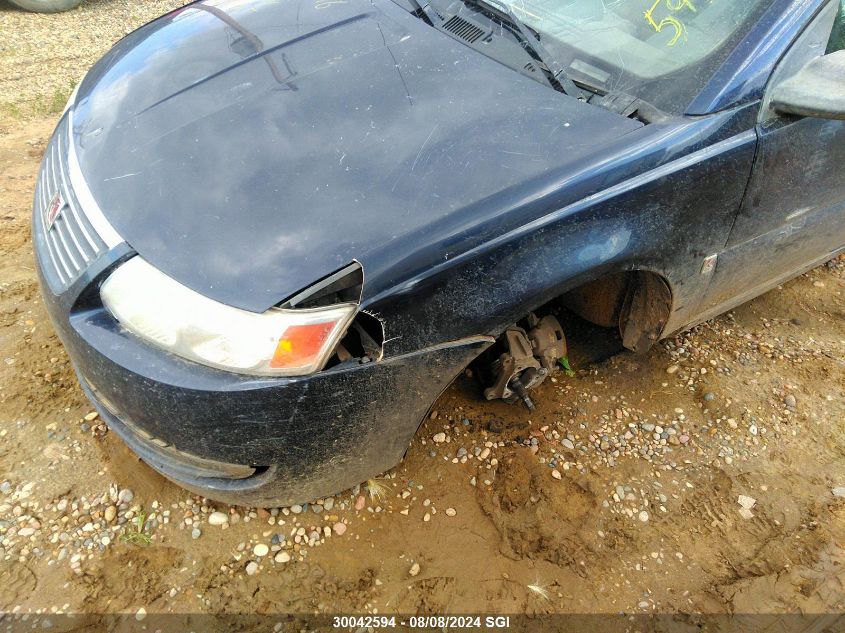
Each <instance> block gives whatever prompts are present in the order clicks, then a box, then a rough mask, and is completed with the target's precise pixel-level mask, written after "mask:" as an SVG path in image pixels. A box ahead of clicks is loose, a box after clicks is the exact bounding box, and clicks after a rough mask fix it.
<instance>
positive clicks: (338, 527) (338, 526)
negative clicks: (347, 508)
mask: <svg viewBox="0 0 845 633" xmlns="http://www.w3.org/2000/svg"><path fill="white" fill-rule="evenodd" d="M332 530H334V533H335V534H337V535H338V536H343V535H344V534H346V523H343V522H342V521H338V522H337V523H335V524H334V525H333V526H332Z"/></svg>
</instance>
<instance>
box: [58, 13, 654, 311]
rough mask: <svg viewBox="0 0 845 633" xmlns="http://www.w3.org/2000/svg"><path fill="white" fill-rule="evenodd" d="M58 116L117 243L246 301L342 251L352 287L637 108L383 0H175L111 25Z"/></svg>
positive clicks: (464, 230) (430, 260) (454, 228)
mask: <svg viewBox="0 0 845 633" xmlns="http://www.w3.org/2000/svg"><path fill="white" fill-rule="evenodd" d="M72 116H73V126H72V127H73V132H72V133H73V139H74V143H75V145H76V148H77V154H78V156H79V161H80V165H81V168H82V173H83V175H84V176H85V178H86V180H87V182H88V185H89V187H90V189H91V191H92V193H93V195H94V197H95V199H96V200H97V201H98V203H99V205H100V207H101V208H102V210H103V212H104V213H105V215H106V217H107V218H108V219H109V221H110V222H111V223H112V224H113V226H114V227H115V229H116V230H117V231H118V233H120V234H121V236H122V237H123V238H124V239H125V240H126V241H127V243H128V244H130V245H131V246H132V247H133V248H134V249H135V250H136V251H137V252H138V253H139V254H140V255H141V256H143V257H144V258H146V259H147V260H148V261H150V262H151V263H152V264H153V265H155V266H157V267H158V268H160V269H161V270H162V271H164V272H165V273H167V274H168V275H170V276H171V277H173V278H175V279H177V280H178V281H180V282H181V283H183V284H185V285H187V286H189V287H190V288H193V289H194V290H196V291H198V292H201V293H203V294H205V295H207V296H210V297H212V298H214V299H216V300H218V301H222V302H225V303H228V304H231V305H235V306H238V307H242V308H244V309H248V310H253V311H262V310H265V309H267V308H269V307H270V306H272V305H275V304H277V303H278V302H280V301H281V300H283V299H285V298H286V297H288V296H290V295H292V294H293V293H295V292H297V291H299V290H301V289H303V288H304V287H306V286H308V285H310V284H311V283H313V282H315V281H316V280H318V279H320V278H321V277H323V276H325V275H328V274H330V273H332V272H334V271H335V270H337V269H339V268H341V267H343V266H345V265H346V264H348V263H349V262H351V261H353V260H357V261H359V262H361V263H362V265H363V267H364V272H365V298H366V296H372V295H373V294H374V293H377V292H383V291H384V290H385V289H387V288H389V287H391V286H392V285H393V284H396V283H399V282H401V281H403V279H402V277H403V275H406V274H407V273H409V271H411V270H412V269H417V270H423V269H425V267H426V266H430V265H433V264H434V263H437V262H442V261H443V258H444V257H451V256H453V255H455V254H458V253H459V252H461V251H462V250H465V249H467V248H471V247H473V246H476V245H478V244H479V243H480V242H481V241H483V240H485V239H489V238H490V237H492V236H493V235H495V234H496V233H500V232H501V231H503V230H506V229H508V228H509V227H512V226H513V224H514V222H520V221H522V220H524V218H521V219H520V216H519V214H518V213H515V212H514V210H516V209H519V208H520V207H521V206H524V203H525V201H526V200H529V199H530V198H532V196H535V192H533V191H531V189H530V183H531V182H533V181H534V180H536V179H538V178H540V177H542V176H543V175H544V174H548V173H550V172H561V171H562V170H563V171H565V170H567V169H576V168H577V166H578V165H579V163H581V162H583V161H584V158H585V156H587V155H589V154H591V153H594V152H597V151H598V150H599V149H600V148H601V147H602V146H603V145H606V144H608V143H610V142H611V141H612V140H614V139H617V138H618V137H620V136H621V135H623V134H626V133H627V132H630V131H631V130H634V129H636V128H638V127H640V126H641V124H640V123H638V122H636V121H633V120H631V119H626V118H624V117H621V116H618V115H615V114H613V113H611V112H608V111H606V110H602V109H600V108H597V107H594V106H591V105H588V104H585V103H582V102H579V101H577V100H575V99H572V98H570V97H567V96H565V95H562V94H561V93H558V92H555V91H553V90H551V89H550V88H548V87H546V86H544V85H541V84H540V83H538V82H536V81H533V80H531V79H530V78H527V77H524V76H523V75H521V74H519V73H517V72H514V71H513V70H511V69H508V68H506V67H504V66H502V65H501V64H499V63H497V62H495V61H494V60H492V59H490V58H488V57H485V56H483V55H481V54H479V53H477V52H476V51H474V50H472V49H470V48H468V47H466V46H464V45H463V44H461V43H460V42H458V41H456V40H454V39H452V38H451V37H449V36H447V35H445V34H444V33H442V32H440V31H437V30H436V29H434V28H432V27H430V26H428V25H427V24H426V23H425V22H423V21H422V20H419V19H417V18H415V17H413V16H412V15H410V14H409V13H408V12H406V11H405V10H403V9H402V8H400V7H399V6H397V5H395V4H393V3H392V2H390V0H372V1H369V0H316V1H315V2H291V1H290V0H250V1H248V2H245V1H243V0H217V1H209V2H201V3H194V4H192V5H189V6H187V7H185V8H183V9H180V10H178V11H175V12H173V13H170V14H167V15H165V16H163V17H162V18H159V19H158V20H156V21H154V22H152V23H150V24H148V25H146V26H145V27H142V28H141V29H139V30H138V31H135V32H134V33H132V34H130V35H129V36H128V37H127V38H125V39H124V40H122V41H121V42H119V43H118V44H117V45H116V46H115V48H114V49H112V51H111V52H110V53H109V54H107V55H106V57H104V58H103V59H102V60H101V61H100V62H99V63H98V64H97V65H96V66H95V67H94V68H93V69H92V70H91V72H90V73H89V74H88V76H87V77H86V79H85V80H84V82H83V84H82V85H81V87H80V91H79V96H78V97H77V100H76V104H75V106H74V109H73V113H72ZM400 271H402V272H400Z"/></svg>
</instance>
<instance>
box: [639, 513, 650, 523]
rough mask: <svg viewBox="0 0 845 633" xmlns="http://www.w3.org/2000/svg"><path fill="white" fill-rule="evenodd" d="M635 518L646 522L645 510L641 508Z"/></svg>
mask: <svg viewBox="0 0 845 633" xmlns="http://www.w3.org/2000/svg"><path fill="white" fill-rule="evenodd" d="M637 518H638V519H639V520H640V521H642V522H643V523H646V522H648V512H646V511H645V510H641V511H640V513H639V514H638V515H637Z"/></svg>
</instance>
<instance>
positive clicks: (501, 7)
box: [463, 0, 589, 101]
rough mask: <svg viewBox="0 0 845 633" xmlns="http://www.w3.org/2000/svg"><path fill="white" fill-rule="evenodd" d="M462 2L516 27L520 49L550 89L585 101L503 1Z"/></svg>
mask: <svg viewBox="0 0 845 633" xmlns="http://www.w3.org/2000/svg"><path fill="white" fill-rule="evenodd" d="M463 2H465V3H466V4H472V5H475V6H476V7H480V8H482V9H485V10H487V11H490V12H492V13H494V14H497V15H499V16H500V17H502V16H503V17H504V18H505V19H507V21H508V22H510V24H511V25H512V26H514V27H516V29H517V30H518V31H519V34H520V35H521V36H522V41H523V44H522V47H523V48H525V49H526V51H527V52H528V53H529V54H531V55H532V57H535V58H536V59H537V60H538V61H539V62H540V63H539V64H538V65H539V66H540V68H541V70H543V71H544V72H545V73H546V76H547V78H548V79H549V83H550V84H551V85H552V87H553V88H554V89H555V90H560V91H561V92H562V93H564V94H567V95H569V96H570V97H575V98H577V99H581V100H582V101H586V100H587V98H588V97H589V95H588V94H587V93H585V92H584V91H583V90H581V89H580V88H578V86H576V85H575V82H574V81H572V79H570V78H569V76H568V75H567V74H566V72H565V71H564V70H563V66H561V65H560V63H559V62H558V61H557V60H556V59H555V58H554V57H553V56H552V55H551V54H550V53H549V51H548V50H546V47H545V46H543V44H542V42H540V39H539V38H538V37H537V36H536V35H535V34H534V33H533V32H532V31H531V30H530V29H529V28H528V27H527V26H526V25H525V23H524V22H523V21H522V20H520V19H519V18H518V17H517V16H516V14H515V13H514V11H513V9H512V8H511V6H510V5H509V4H508V3H507V2H504V1H503V0H463Z"/></svg>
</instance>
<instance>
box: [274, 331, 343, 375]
mask: <svg viewBox="0 0 845 633" xmlns="http://www.w3.org/2000/svg"><path fill="white" fill-rule="evenodd" d="M336 325H337V321H329V322H327V323H310V324H308V325H291V326H289V327H288V328H287V329H286V330H285V333H284V334H283V335H282V338H280V339H279V344H278V345H276V351H275V353H274V354H273V358H272V359H271V360H270V367H274V368H282V367H299V366H301V365H305V364H308V363H309V362H311V361H312V360H313V359H314V358H315V357H317V356H319V355H320V352H321V351H322V349H323V346H324V345H325V343H326V341H327V340H328V338H329V336H330V335H331V333H332V330H333V329H334V328H335V326H336Z"/></svg>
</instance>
